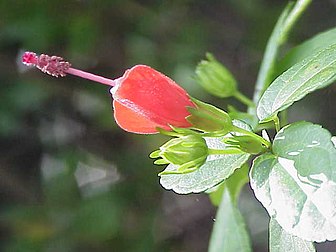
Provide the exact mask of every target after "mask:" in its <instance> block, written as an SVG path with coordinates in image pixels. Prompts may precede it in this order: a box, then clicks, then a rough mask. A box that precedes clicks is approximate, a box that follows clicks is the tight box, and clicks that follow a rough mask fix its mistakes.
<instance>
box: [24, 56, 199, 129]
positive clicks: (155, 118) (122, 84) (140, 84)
mask: <svg viewBox="0 0 336 252" xmlns="http://www.w3.org/2000/svg"><path fill="white" fill-rule="evenodd" d="M22 62H23V63H24V64H26V65H28V66H36V67H37V68H39V69H40V70H41V71H42V72H44V73H47V74H50V75H52V76H55V77H64V76H66V74H72V75H76V76H79V77H81V78H86V79H89V80H92V81H96V82H99V83H102V84H105V85H108V86H113V88H111V93H112V96H113V98H114V101H113V107H114V117H115V120H116V122H117V123H118V125H119V126H120V127H121V128H123V129H124V130H126V131H129V132H133V133H139V134H152V133H157V132H158V130H157V127H160V128H162V129H165V130H171V128H170V127H169V125H172V126H174V127H180V128H187V127H190V126H191V124H190V123H189V122H188V121H187V120H186V119H185V118H186V117H187V116H189V115H190V113H189V112H188V110H187V107H196V105H195V104H194V103H193V102H192V101H191V100H190V97H189V96H188V94H187V92H186V91H185V90H184V89H183V88H181V87H180V86H179V85H177V84H176V83H175V82H174V81H173V80H171V79H170V78H168V77H167V76H165V75H163V74H161V73H160V72H158V71H156V70H154V69H153V68H151V67H149V66H144V65H137V66H135V67H133V68H131V69H129V70H127V71H126V72H125V74H124V76H122V77H121V78H118V79H116V80H111V79H108V78H104V77H101V76H97V75H95V74H91V73H87V72H85V71H81V70H78V69H75V68H73V67H71V64H70V63H69V62H67V61H65V60H63V58H61V57H58V56H49V55H45V54H41V55H39V56H38V55H36V54H35V53H32V52H25V53H24V54H23V56H22Z"/></svg>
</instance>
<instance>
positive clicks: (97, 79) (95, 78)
mask: <svg viewBox="0 0 336 252" xmlns="http://www.w3.org/2000/svg"><path fill="white" fill-rule="evenodd" d="M66 73H67V74H72V75H75V76H78V77H81V78H84V79H87V80H91V81H94V82H98V83H101V84H104V85H107V86H112V87H113V86H115V84H116V83H115V81H114V80H111V79H108V78H105V77H102V76H98V75H95V74H92V73H88V72H84V71H82V70H78V69H76V68H72V67H70V68H69V69H68V70H67V71H66Z"/></svg>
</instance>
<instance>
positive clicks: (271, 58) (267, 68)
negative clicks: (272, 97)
mask: <svg viewBox="0 0 336 252" xmlns="http://www.w3.org/2000/svg"><path fill="white" fill-rule="evenodd" d="M311 1H312V0H298V1H297V2H296V3H295V4H293V3H289V4H288V5H287V6H286V8H285V10H284V11H283V12H282V14H281V16H280V17H279V19H278V21H277V23H276V25H275V27H274V29H273V32H272V34H271V36H270V38H269V40H268V42H267V46H266V50H265V53H264V57H263V60H262V63H261V67H260V70H259V73H258V78H257V82H256V87H255V91H254V95H253V101H254V102H255V103H256V104H257V103H258V101H259V99H260V98H261V96H262V94H263V93H264V91H265V90H266V88H267V87H268V86H269V85H270V84H271V81H272V79H273V77H274V76H273V74H274V69H275V63H276V59H277V57H278V53H279V48H280V47H281V46H282V45H283V44H284V43H285V42H286V40H287V37H288V35H289V33H290V31H291V29H292V27H293V26H294V24H295V22H296V21H297V20H298V19H299V17H300V16H301V15H302V13H303V12H304V10H305V9H306V8H307V6H308V5H309V4H310V3H311ZM249 113H250V114H252V115H255V113H256V111H255V108H253V107H252V108H249Z"/></svg>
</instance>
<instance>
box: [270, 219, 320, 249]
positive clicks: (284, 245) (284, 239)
mask: <svg viewBox="0 0 336 252" xmlns="http://www.w3.org/2000/svg"><path fill="white" fill-rule="evenodd" d="M269 232H270V252H283V251H286V252H314V251H315V248H314V245H313V243H312V242H308V241H305V240H302V239H300V238H299V237H296V236H293V235H291V234H288V233H287V232H286V231H284V230H283V229H282V228H281V226H280V225H279V224H278V223H277V221H276V220H274V219H273V218H271V220H270V225H269Z"/></svg>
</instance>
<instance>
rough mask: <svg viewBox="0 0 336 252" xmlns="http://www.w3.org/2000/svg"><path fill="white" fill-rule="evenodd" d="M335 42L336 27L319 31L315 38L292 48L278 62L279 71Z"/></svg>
mask: <svg viewBox="0 0 336 252" xmlns="http://www.w3.org/2000/svg"><path fill="white" fill-rule="evenodd" d="M333 44H336V28H333V29H330V30H327V31H325V32H322V33H319V34H317V35H315V36H314V37H313V38H311V39H309V40H306V41H305V42H303V43H302V44H300V45H298V46H296V47H294V48H292V49H291V50H290V51H289V52H288V53H287V54H286V55H285V57H284V58H283V59H282V60H281V61H280V62H279V63H278V64H277V73H279V74H281V73H282V72H284V71H285V70H287V69H288V68H290V67H291V66H293V65H294V64H296V63H297V62H299V61H301V60H303V59H305V58H306V57H308V56H309V55H312V54H313V53H316V52H318V51H321V50H322V49H323V48H326V47H328V46H331V45H333ZM279 74H278V75H279Z"/></svg>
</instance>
